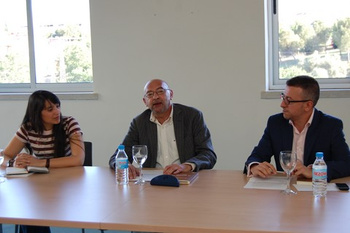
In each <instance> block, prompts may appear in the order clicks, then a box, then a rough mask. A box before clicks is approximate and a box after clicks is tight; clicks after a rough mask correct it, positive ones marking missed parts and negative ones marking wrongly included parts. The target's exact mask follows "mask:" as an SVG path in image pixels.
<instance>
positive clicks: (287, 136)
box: [281, 120, 294, 150]
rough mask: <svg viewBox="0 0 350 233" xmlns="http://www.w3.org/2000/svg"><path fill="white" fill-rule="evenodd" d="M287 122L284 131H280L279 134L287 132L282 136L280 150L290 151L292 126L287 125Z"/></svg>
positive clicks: (291, 146) (291, 147)
mask: <svg viewBox="0 0 350 233" xmlns="http://www.w3.org/2000/svg"><path fill="white" fill-rule="evenodd" d="M286 121H287V124H285V127H286V129H285V130H282V131H281V132H287V133H285V134H282V137H283V140H282V141H283V147H282V148H281V149H282V150H292V149H293V136H294V135H293V126H292V125H291V124H289V121H288V120H286Z"/></svg>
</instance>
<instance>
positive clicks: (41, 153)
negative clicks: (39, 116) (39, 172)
mask: <svg viewBox="0 0 350 233" xmlns="http://www.w3.org/2000/svg"><path fill="white" fill-rule="evenodd" d="M62 124H63V127H64V130H65V132H66V135H67V138H66V146H65V155H64V156H70V155H71V154H72V151H71V148H70V143H69V139H70V138H71V137H72V135H74V134H81V135H82V134H83V133H82V131H81V129H80V126H79V123H78V122H77V121H76V120H75V119H74V118H73V117H63V118H62ZM16 137H17V138H18V139H19V140H20V141H21V142H23V143H25V144H27V143H29V144H30V146H31V148H32V150H33V153H34V155H35V156H36V157H40V158H52V157H54V140H55V139H54V137H53V134H52V130H44V132H43V134H42V135H39V134H38V133H37V132H35V131H34V130H29V131H28V130H26V129H25V127H24V126H23V125H22V126H21V127H20V128H19V129H18V130H17V132H16Z"/></svg>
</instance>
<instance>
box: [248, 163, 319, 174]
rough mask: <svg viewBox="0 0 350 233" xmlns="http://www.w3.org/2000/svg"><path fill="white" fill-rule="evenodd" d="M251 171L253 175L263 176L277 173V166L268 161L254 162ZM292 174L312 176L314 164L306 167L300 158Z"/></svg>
mask: <svg viewBox="0 0 350 233" xmlns="http://www.w3.org/2000/svg"><path fill="white" fill-rule="evenodd" d="M250 172H251V174H252V175H253V176H259V177H263V178H267V177H269V176H272V175H276V174H277V170H276V168H275V167H274V166H273V165H272V164H271V163H268V162H262V163H258V164H252V165H251V167H250ZM292 175H296V176H298V177H304V178H312V165H309V166H307V167H306V166H304V164H303V163H302V162H301V161H300V160H298V161H297V165H296V166H295V169H294V170H293V172H292Z"/></svg>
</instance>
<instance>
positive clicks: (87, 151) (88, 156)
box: [83, 141, 92, 166]
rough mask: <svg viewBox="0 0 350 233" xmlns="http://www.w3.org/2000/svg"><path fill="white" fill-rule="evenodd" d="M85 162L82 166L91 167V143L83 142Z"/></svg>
mask: <svg viewBox="0 0 350 233" xmlns="http://www.w3.org/2000/svg"><path fill="white" fill-rule="evenodd" d="M84 146H85V160H84V164H83V166H92V142H87V141H85V142H84Z"/></svg>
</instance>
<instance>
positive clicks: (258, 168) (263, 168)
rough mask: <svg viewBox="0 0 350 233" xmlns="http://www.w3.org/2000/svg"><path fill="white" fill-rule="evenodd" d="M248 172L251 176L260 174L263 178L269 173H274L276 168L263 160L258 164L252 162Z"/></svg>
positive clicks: (269, 174)
mask: <svg viewBox="0 0 350 233" xmlns="http://www.w3.org/2000/svg"><path fill="white" fill-rule="evenodd" d="M250 172H251V173H252V175H253V176H260V177H263V178H267V177H269V176H271V175H276V174H277V170H276V168H275V167H274V166H273V165H272V164H271V163H268V162H263V163H259V164H252V165H251V166H250Z"/></svg>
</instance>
